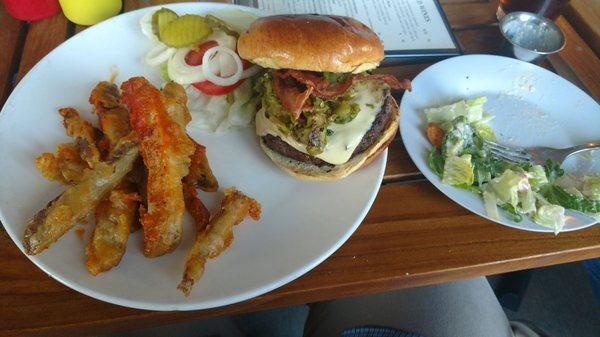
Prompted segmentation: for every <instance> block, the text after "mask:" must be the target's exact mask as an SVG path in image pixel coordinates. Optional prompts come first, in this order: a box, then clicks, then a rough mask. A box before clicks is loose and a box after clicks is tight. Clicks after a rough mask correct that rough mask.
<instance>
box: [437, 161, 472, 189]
mask: <svg viewBox="0 0 600 337" xmlns="http://www.w3.org/2000/svg"><path fill="white" fill-rule="evenodd" d="M473 181H474V175H473V165H472V164H471V155H469V154H464V155H462V156H460V157H458V156H448V157H446V162H445V163H444V173H443V174H442V182H443V183H444V184H449V185H461V184H465V185H467V186H469V185H472V184H473Z"/></svg>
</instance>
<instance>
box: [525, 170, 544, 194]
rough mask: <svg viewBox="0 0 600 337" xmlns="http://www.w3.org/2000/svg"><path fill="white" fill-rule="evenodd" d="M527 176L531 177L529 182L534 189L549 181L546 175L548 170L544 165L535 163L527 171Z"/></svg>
mask: <svg viewBox="0 0 600 337" xmlns="http://www.w3.org/2000/svg"><path fill="white" fill-rule="evenodd" d="M527 177H528V178H529V184H531V188H533V189H534V190H536V191H537V190H538V189H539V188H540V187H541V186H543V185H546V184H547V183H548V177H546V171H545V170H544V167H542V165H533V166H532V167H531V168H530V169H529V170H528V171H527Z"/></svg>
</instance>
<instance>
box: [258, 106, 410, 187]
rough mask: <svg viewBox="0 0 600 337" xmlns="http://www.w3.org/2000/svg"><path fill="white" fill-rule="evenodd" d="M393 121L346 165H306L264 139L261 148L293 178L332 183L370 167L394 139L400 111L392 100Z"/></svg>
mask: <svg viewBox="0 0 600 337" xmlns="http://www.w3.org/2000/svg"><path fill="white" fill-rule="evenodd" d="M391 102H392V103H391V109H392V120H391V121H390V123H389V124H388V126H387V127H386V128H385V130H384V131H383V132H382V133H381V134H380V135H379V137H378V138H377V141H376V142H375V143H373V145H372V146H371V147H369V148H368V149H366V150H365V151H363V152H362V153H360V154H358V155H356V156H354V157H353V158H351V159H350V160H349V161H347V162H346V163H344V164H340V165H334V166H333V167H332V166H322V167H319V166H317V165H314V164H310V163H304V162H300V161H297V160H295V159H292V158H289V157H286V156H284V155H282V154H280V153H278V152H275V151H273V150H271V149H270V148H269V147H268V146H267V145H265V143H264V141H263V139H262V137H260V146H261V147H262V149H263V151H265V153H266V154H267V156H269V158H271V160H272V161H273V162H274V163H275V164H276V165H277V166H279V168H281V169H282V170H284V171H285V172H287V173H289V174H290V175H291V176H293V177H296V178H299V179H303V180H313V181H331V180H338V179H342V178H345V177H347V176H348V175H349V174H351V173H352V172H354V171H356V170H358V169H360V168H362V167H365V166H367V165H369V164H370V163H371V162H373V160H375V159H376V158H377V156H379V154H381V152H383V150H385V149H386V148H387V147H388V145H390V143H391V142H392V140H393V139H394V136H395V135H396V132H397V131H398V119H399V118H398V117H399V115H400V111H399V109H398V103H396V100H394V99H392V100H391Z"/></svg>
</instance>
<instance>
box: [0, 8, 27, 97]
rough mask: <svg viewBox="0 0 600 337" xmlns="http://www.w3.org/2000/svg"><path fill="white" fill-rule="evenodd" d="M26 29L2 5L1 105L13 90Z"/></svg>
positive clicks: (0, 41) (0, 15)
mask: <svg viewBox="0 0 600 337" xmlns="http://www.w3.org/2000/svg"><path fill="white" fill-rule="evenodd" d="M26 29H27V25H26V24H25V23H24V22H21V21H18V20H16V19H14V18H13V17H11V16H10V15H9V14H8V13H7V12H6V8H5V7H4V6H0V32H1V33H0V107H1V106H2V105H4V101H5V100H6V98H8V95H9V93H10V91H11V90H12V87H13V77H14V72H15V71H16V67H17V66H18V64H19V59H20V57H21V49H22V44H23V37H24V36H25V35H24V34H25V32H26Z"/></svg>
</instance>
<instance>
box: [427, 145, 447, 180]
mask: <svg viewBox="0 0 600 337" xmlns="http://www.w3.org/2000/svg"><path fill="white" fill-rule="evenodd" d="M444 163H445V159H444V156H442V153H441V152H440V150H439V149H436V148H435V147H434V148H432V149H431V152H429V155H428V156H427V164H428V165H429V168H430V169H431V170H432V171H433V172H434V173H435V174H437V175H438V176H439V177H440V178H441V177H442V175H443V174H444Z"/></svg>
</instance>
